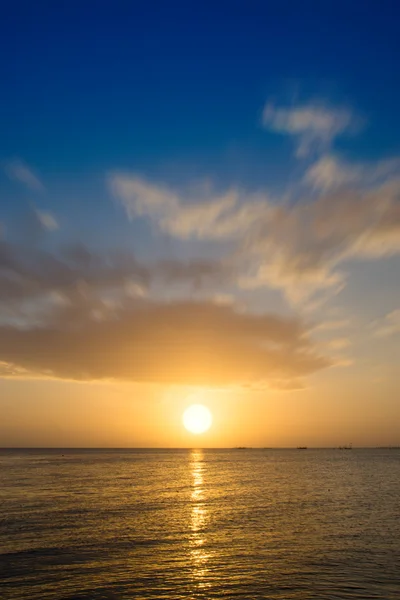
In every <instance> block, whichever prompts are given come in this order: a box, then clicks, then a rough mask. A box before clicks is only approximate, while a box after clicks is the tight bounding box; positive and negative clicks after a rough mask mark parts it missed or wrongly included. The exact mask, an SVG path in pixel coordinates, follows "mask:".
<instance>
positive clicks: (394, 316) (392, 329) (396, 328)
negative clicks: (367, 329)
mask: <svg viewBox="0 0 400 600" xmlns="http://www.w3.org/2000/svg"><path fill="white" fill-rule="evenodd" d="M374 330H375V335H376V336H377V337H389V336H392V335H399V334H400V308H397V309H396V310H393V311H392V312H390V313H388V314H387V315H385V316H384V317H383V319H381V320H380V321H377V322H376V323H374Z"/></svg>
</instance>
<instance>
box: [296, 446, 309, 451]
mask: <svg viewBox="0 0 400 600" xmlns="http://www.w3.org/2000/svg"><path fill="white" fill-rule="evenodd" d="M297 450H307V446H297Z"/></svg>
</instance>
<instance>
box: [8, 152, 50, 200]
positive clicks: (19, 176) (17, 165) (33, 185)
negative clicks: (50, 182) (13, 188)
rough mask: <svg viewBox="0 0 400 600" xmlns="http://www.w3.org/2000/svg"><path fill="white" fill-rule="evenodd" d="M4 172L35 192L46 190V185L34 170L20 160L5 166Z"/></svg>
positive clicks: (12, 161)
mask: <svg viewBox="0 0 400 600" xmlns="http://www.w3.org/2000/svg"><path fill="white" fill-rule="evenodd" d="M4 170H5V172H6V174H7V175H8V177H9V178H10V179H12V180H14V181H19V182H20V183H22V184H23V185H25V186H26V187H27V188H29V189H30V190H33V191H34V192H41V191H43V190H44V185H43V183H42V182H41V180H40V179H39V177H38V175H37V174H36V173H35V172H34V170H33V169H32V168H31V167H30V166H29V165H27V164H26V163H25V162H23V161H22V160H20V159H15V160H11V161H9V162H8V163H6V164H5V166H4Z"/></svg>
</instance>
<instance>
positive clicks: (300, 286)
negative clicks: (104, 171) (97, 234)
mask: <svg viewBox="0 0 400 600" xmlns="http://www.w3.org/2000/svg"><path fill="white" fill-rule="evenodd" d="M388 164H391V165H392V164H395V162H394V161H392V162H388V163H385V164H384V163H379V164H377V165H376V166H375V167H374V171H375V175H376V174H378V175H379V178H378V179H379V181H378V183H376V181H375V184H374V185H370V186H364V185H362V184H361V183H360V184H358V185H354V186H351V187H348V186H346V185H343V186H342V187H340V188H337V189H330V188H331V187H332V186H331V185H329V186H327V185H326V183H327V176H326V174H325V178H326V179H325V183H324V185H322V181H319V183H320V187H322V188H323V190H322V191H321V192H320V193H319V194H317V195H315V194H311V196H310V197H309V198H307V197H306V198H304V199H302V200H301V201H300V202H297V203H295V204H290V203H287V202H286V203H273V202H271V200H270V199H269V197H268V196H265V195H264V196H263V195H254V194H249V195H247V196H246V194H245V193H244V192H243V191H241V192H240V193H239V191H237V190H235V189H231V190H229V191H228V192H226V194H223V195H220V196H215V197H212V196H209V197H207V199H206V200H205V201H200V200H197V201H194V202H193V201H188V200H187V199H185V197H184V196H183V195H180V194H177V193H176V194H173V193H172V192H171V191H170V190H168V189H167V188H165V187H163V186H159V185H155V184H150V183H148V182H146V181H145V180H142V179H138V178H136V177H134V176H129V175H127V174H125V175H124V176H122V177H121V176H120V175H115V176H114V177H112V179H111V186H112V190H113V192H114V194H115V195H116V197H117V198H118V199H119V201H120V202H121V204H122V205H123V206H124V207H125V210H126V211H127V213H128V215H129V216H130V217H131V218H134V217H135V216H139V215H146V216H147V217H148V218H149V219H150V220H151V221H152V223H153V224H154V225H155V226H156V227H157V228H159V229H160V230H162V231H165V232H167V233H169V234H170V235H171V236H174V237H177V238H179V239H183V240H187V239H190V238H198V239H202V240H204V241H206V240H211V239H219V240H221V241H224V240H228V239H229V240H230V242H231V245H230V255H229V257H226V258H227V260H228V261H229V262H230V264H231V265H232V267H234V268H235V270H236V271H237V273H238V280H237V281H238V284H239V285H240V286H241V287H244V288H247V289H251V288H257V287H265V286H269V287H272V288H276V289H280V290H282V291H283V292H284V293H285V295H286V297H287V298H288V299H289V300H290V301H291V302H294V303H298V302H304V301H305V300H309V298H310V296H312V295H314V294H316V293H323V294H328V295H332V294H337V293H339V292H340V291H341V290H342V289H343V287H344V286H345V284H346V274H345V272H343V271H341V270H339V266H340V265H342V264H344V263H345V262H346V261H348V260H349V259H350V258H358V259H362V260H377V259H380V258H383V257H385V256H392V255H395V254H398V253H399V252H400V179H397V178H396V177H393V176H392V173H391V171H390V169H388V168H387V165H388ZM323 167H324V165H323ZM322 170H323V169H322ZM349 172H351V173H352V171H351V170H350V171H349ZM383 173H386V177H384V176H382V174H383ZM387 173H390V176H389V177H388V176H387ZM314 176H315V173H314ZM333 176H334V175H333V174H332V169H331V172H330V175H329V177H331V178H332V177H333ZM357 177H358V175H357ZM357 177H356V174H352V176H351V177H350V175H348V176H346V177H345V176H342V181H343V184H344V182H345V181H347V182H349V181H350V179H351V180H352V181H354V182H356V180H357ZM374 179H376V177H375V178H374ZM326 187H328V189H325V188H326ZM232 242H233V243H234V244H235V250H234V252H233V253H232Z"/></svg>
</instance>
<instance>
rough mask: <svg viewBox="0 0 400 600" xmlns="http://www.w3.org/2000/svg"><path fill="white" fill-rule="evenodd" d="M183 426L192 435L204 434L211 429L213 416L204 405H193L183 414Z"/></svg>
mask: <svg viewBox="0 0 400 600" xmlns="http://www.w3.org/2000/svg"><path fill="white" fill-rule="evenodd" d="M182 420H183V424H184V426H185V427H186V429H187V430H188V431H190V433H195V434H199V433H204V432H205V431H207V430H208V429H210V427H211V424H212V415H211V412H210V411H209V410H208V408H207V407H206V406H204V405H203V404H192V405H191V406H189V408H187V409H186V410H185V412H184V413H183V417H182Z"/></svg>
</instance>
